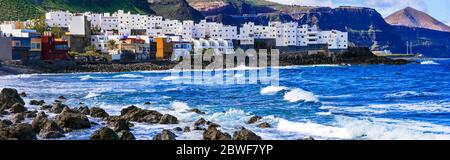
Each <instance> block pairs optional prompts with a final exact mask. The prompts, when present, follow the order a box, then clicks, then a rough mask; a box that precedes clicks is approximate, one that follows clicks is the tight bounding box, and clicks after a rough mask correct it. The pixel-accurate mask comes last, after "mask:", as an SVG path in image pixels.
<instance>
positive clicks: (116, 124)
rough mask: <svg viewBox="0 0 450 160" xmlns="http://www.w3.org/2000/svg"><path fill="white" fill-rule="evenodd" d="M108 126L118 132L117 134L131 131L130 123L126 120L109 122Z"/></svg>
mask: <svg viewBox="0 0 450 160" xmlns="http://www.w3.org/2000/svg"><path fill="white" fill-rule="evenodd" d="M108 124H109V125H110V126H112V127H113V129H114V131H116V132H118V131H122V130H126V131H129V130H130V122H128V121H127V120H125V119H117V120H115V121H109V122H108Z"/></svg>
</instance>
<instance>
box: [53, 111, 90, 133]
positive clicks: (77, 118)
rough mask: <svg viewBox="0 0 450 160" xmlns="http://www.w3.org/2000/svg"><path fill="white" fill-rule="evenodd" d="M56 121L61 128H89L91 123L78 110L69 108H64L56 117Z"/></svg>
mask: <svg viewBox="0 0 450 160" xmlns="http://www.w3.org/2000/svg"><path fill="white" fill-rule="evenodd" d="M56 122H57V123H58V124H59V125H60V126H61V127H63V128H71V129H84V128H91V123H90V122H89V119H88V117H86V115H83V114H81V113H80V112H78V111H76V110H72V109H69V108H64V110H63V111H62V112H61V114H59V115H58V116H57V117H56Z"/></svg>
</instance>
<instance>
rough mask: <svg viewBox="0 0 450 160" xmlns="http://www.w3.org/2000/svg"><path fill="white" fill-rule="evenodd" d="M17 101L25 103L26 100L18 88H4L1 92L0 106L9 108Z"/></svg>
mask: <svg viewBox="0 0 450 160" xmlns="http://www.w3.org/2000/svg"><path fill="white" fill-rule="evenodd" d="M16 103H19V104H22V105H25V102H24V101H23V99H22V97H20V95H19V94H18V93H17V90H16V89H12V88H3V89H2V92H1V93H0V106H2V107H3V108H5V109H9V108H10V107H11V106H12V105H14V104H16Z"/></svg>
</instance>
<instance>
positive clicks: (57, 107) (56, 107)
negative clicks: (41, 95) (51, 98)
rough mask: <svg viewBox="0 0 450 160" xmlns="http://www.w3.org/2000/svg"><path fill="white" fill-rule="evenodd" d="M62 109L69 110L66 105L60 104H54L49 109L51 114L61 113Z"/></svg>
mask: <svg viewBox="0 0 450 160" xmlns="http://www.w3.org/2000/svg"><path fill="white" fill-rule="evenodd" d="M64 108H69V107H68V106H67V105H65V104H62V103H61V102H55V103H53V106H52V108H50V111H49V112H51V113H61V112H62V111H63V109H64Z"/></svg>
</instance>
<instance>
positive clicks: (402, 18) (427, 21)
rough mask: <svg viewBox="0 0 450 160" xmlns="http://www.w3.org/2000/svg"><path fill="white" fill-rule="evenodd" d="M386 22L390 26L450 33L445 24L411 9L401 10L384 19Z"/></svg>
mask: <svg viewBox="0 0 450 160" xmlns="http://www.w3.org/2000/svg"><path fill="white" fill-rule="evenodd" d="M385 20H386V22H388V23H389V24H391V25H399V26H407V27H416V28H426V29H431V30H438V31H444V32H450V27H449V26H447V25H446V24H444V23H442V22H440V21H438V20H437V19H435V18H433V17H431V16H430V15H428V14H427V13H425V12H422V11H419V10H417V9H415V8H412V7H409V6H408V7H406V8H404V9H401V10H399V11H397V12H395V13H393V14H391V15H390V16H388V17H386V18H385Z"/></svg>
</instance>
